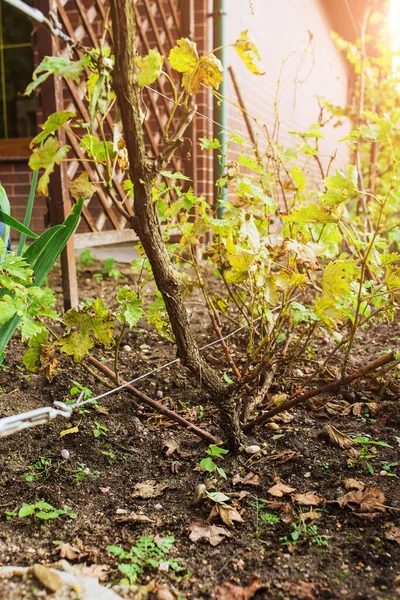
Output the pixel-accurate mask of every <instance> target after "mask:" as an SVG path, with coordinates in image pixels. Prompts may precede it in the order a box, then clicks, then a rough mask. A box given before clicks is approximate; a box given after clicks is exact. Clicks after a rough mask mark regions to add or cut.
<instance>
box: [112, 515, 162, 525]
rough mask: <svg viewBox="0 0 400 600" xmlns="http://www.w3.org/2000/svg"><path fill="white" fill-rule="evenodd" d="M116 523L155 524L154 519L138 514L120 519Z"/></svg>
mask: <svg viewBox="0 0 400 600" xmlns="http://www.w3.org/2000/svg"><path fill="white" fill-rule="evenodd" d="M115 521H116V522H117V523H155V521H154V519H150V517H146V515H138V514H137V513H130V514H129V515H127V516H126V517H118V519H115Z"/></svg>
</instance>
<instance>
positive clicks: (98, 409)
mask: <svg viewBox="0 0 400 600" xmlns="http://www.w3.org/2000/svg"><path fill="white" fill-rule="evenodd" d="M94 409H95V411H96V412H97V413H100V414H101V415H108V414H109V413H110V409H109V408H106V407H105V406H98V405H97V406H95V407H94Z"/></svg>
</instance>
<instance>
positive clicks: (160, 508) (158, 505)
mask: <svg viewBox="0 0 400 600" xmlns="http://www.w3.org/2000/svg"><path fill="white" fill-rule="evenodd" d="M154 509H155V510H162V504H160V503H158V504H155V505H154Z"/></svg>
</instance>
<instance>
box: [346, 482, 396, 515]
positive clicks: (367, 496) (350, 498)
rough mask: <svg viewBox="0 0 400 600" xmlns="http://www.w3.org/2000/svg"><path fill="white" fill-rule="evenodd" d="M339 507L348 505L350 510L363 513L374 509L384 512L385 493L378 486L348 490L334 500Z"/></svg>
mask: <svg viewBox="0 0 400 600" xmlns="http://www.w3.org/2000/svg"><path fill="white" fill-rule="evenodd" d="M335 502H337V503H338V504H339V506H340V507H341V508H343V507H344V506H348V507H349V508H351V510H360V511H361V512H365V513H372V512H376V511H381V512H385V511H386V509H385V507H384V506H382V505H383V504H385V495H384V493H383V492H382V490H381V489H380V488H378V487H366V488H365V489H363V490H360V489H359V490H356V491H354V492H348V493H347V494H345V495H344V496H341V497H340V498H338V499H337V500H335Z"/></svg>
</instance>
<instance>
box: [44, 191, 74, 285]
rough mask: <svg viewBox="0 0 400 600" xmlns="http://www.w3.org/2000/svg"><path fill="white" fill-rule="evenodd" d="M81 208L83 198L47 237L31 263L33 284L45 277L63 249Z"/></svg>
mask: <svg viewBox="0 0 400 600" xmlns="http://www.w3.org/2000/svg"><path fill="white" fill-rule="evenodd" d="M82 208H83V198H79V200H78V202H77V203H76V204H75V205H74V206H73V207H72V211H71V213H70V214H69V215H68V217H67V218H66V219H65V221H64V223H63V228H62V229H59V230H58V231H57V232H56V234H55V235H54V236H53V237H51V238H50V239H49V241H48V242H47V244H46V245H45V246H44V248H43V250H42V252H41V253H40V254H39V256H38V258H37V259H36V262H35V264H34V265H33V272H34V275H35V285H37V286H40V285H42V283H43V282H44V280H45V279H46V277H47V275H48V273H49V272H50V269H51V268H52V266H53V265H54V263H55V262H56V260H57V258H58V257H59V256H60V254H61V252H62V251H63V250H64V247H65V245H66V243H67V242H68V240H69V238H70V237H71V235H72V234H73V233H74V231H75V229H76V228H77V226H78V223H79V219H80V216H81V212H82Z"/></svg>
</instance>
